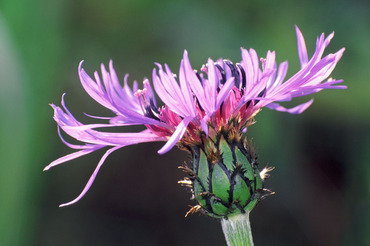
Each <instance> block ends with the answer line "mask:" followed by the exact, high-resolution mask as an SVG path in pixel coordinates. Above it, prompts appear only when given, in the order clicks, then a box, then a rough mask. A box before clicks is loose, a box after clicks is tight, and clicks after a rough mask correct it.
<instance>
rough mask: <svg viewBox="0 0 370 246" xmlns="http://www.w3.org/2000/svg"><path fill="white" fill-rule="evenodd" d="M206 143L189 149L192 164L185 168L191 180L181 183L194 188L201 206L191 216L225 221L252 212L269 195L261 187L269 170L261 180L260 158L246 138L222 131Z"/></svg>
mask: <svg viewBox="0 0 370 246" xmlns="http://www.w3.org/2000/svg"><path fill="white" fill-rule="evenodd" d="M203 143H204V144H202V145H193V146H187V147H188V149H189V150H190V153H191V156H192V162H191V164H190V165H189V167H182V168H183V169H184V171H186V172H187V173H188V174H189V176H190V177H189V178H188V179H185V180H184V181H180V182H179V183H180V184H182V185H184V186H187V187H191V190H192V193H193V197H194V199H195V200H196V201H197V202H198V203H199V205H197V206H195V207H193V208H192V209H191V210H190V211H189V212H188V213H193V212H196V211H201V212H203V213H205V214H207V215H209V216H211V217H215V218H225V217H229V216H232V215H236V214H241V213H245V212H246V210H248V211H251V210H252V209H253V208H254V207H255V205H256V204H257V202H258V201H259V200H260V199H261V198H263V197H264V196H265V195H266V193H268V192H269V191H268V190H266V189H264V188H263V184H262V182H263V178H264V177H265V176H266V170H267V171H268V169H266V170H264V172H263V173H264V175H263V177H262V178H261V176H260V172H259V170H258V167H257V157H256V155H255V153H254V149H253V148H252V147H251V146H250V144H248V143H247V141H246V137H244V136H240V135H238V134H233V133H228V132H223V131H220V132H218V133H217V134H216V135H215V137H213V138H211V137H207V138H205V141H203ZM270 193H271V192H270Z"/></svg>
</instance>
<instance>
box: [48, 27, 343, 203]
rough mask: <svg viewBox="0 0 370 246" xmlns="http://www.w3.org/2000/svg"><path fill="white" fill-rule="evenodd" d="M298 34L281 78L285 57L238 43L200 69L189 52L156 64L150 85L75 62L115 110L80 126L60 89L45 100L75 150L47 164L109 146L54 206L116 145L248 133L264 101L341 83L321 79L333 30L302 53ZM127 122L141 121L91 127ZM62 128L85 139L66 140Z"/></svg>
mask: <svg viewBox="0 0 370 246" xmlns="http://www.w3.org/2000/svg"><path fill="white" fill-rule="evenodd" d="M296 33H297V43H298V55H299V60H300V64H301V69H300V70H299V71H298V72H297V73H296V74H295V75H293V76H292V77H290V78H288V79H286V80H285V76H286V73H287V70H288V62H286V61H285V62H282V63H281V64H279V65H277V64H276V61H275V52H274V51H273V52H271V51H268V52H267V55H266V58H261V59H259V58H258V56H257V53H256V51H255V50H253V49H249V50H247V49H244V48H241V56H242V60H241V62H240V63H236V64H233V63H232V62H231V61H229V60H221V59H220V60H217V61H216V62H214V61H213V60H211V59H208V62H207V64H206V65H205V66H203V67H202V68H201V72H197V71H195V70H194V69H193V68H192V66H191V64H190V61H189V58H188V53H187V51H185V52H184V56H183V59H182V60H181V64H180V70H179V74H178V76H176V75H174V74H173V73H172V71H171V70H170V68H169V67H168V66H167V65H164V67H162V66H161V65H159V64H157V66H158V68H157V69H153V74H152V83H153V85H154V90H153V87H152V86H151V85H150V82H149V80H148V79H145V80H144V82H143V89H138V84H137V83H136V82H134V84H133V87H132V88H130V87H129V86H128V83H127V78H128V75H126V76H125V78H124V85H123V86H121V84H120V83H119V80H118V77H117V75H116V72H115V71H114V69H113V64H112V62H110V63H109V72H108V71H107V70H106V69H105V67H104V65H102V66H101V76H102V80H101V79H100V76H99V74H98V73H97V72H95V73H94V79H93V78H91V77H90V76H89V75H88V74H87V73H86V72H85V70H84V69H83V68H82V62H81V63H80V65H79V68H78V72H79V76H80V80H81V83H82V86H83V87H84V89H85V90H86V92H87V93H88V94H89V95H90V96H91V97H92V98H93V99H95V100H96V101H97V102H98V103H100V104H101V105H103V106H104V107H106V108H108V109H110V110H111V111H112V112H113V113H114V114H115V116H114V117H108V118H107V117H93V116H91V117H93V118H98V119H108V120H109V123H107V124H88V125H85V124H83V123H81V122H79V121H78V120H76V119H75V118H74V116H73V115H72V114H71V113H70V112H69V111H68V109H67V107H66V106H65V103H64V95H63V97H62V103H61V104H62V108H60V107H58V106H55V105H54V104H52V105H51V106H52V107H53V109H54V120H55V121H56V122H57V124H58V134H59V136H60V138H61V139H62V141H63V142H64V143H65V144H66V145H67V146H68V147H70V148H73V149H76V150H77V151H76V152H74V153H72V154H69V155H66V156H63V157H61V158H59V159H57V160H55V161H53V162H52V163H50V164H49V165H48V166H47V167H45V170H48V169H50V168H51V167H53V166H56V165H59V164H61V163H64V162H66V161H69V160H72V159H75V158H78V157H80V156H83V155H86V154H90V153H91V152H94V151H96V150H98V149H101V148H104V147H108V148H109V149H108V150H107V151H106V153H105V154H104V155H103V157H102V158H101V160H100V162H99V163H98V166H97V167H96V169H95V171H94V173H93V174H92V176H91V177H90V179H89V181H88V183H87V184H86V186H85V188H84V189H83V191H82V192H81V194H80V195H79V196H78V197H77V198H76V199H74V200H73V201H71V202H68V203H64V204H62V205H60V206H67V205H70V204H73V203H75V202H77V201H78V200H80V199H81V198H82V197H83V196H84V195H85V193H86V192H87V191H88V190H89V188H90V187H91V185H92V183H93V181H94V179H95V177H96V175H97V173H98V171H99V169H100V167H101V166H102V164H103V163H104V161H105V159H106V158H107V156H108V155H109V154H110V153H112V152H113V151H115V150H117V149H119V148H122V147H125V146H127V145H133V144H137V143H144V142H154V141H164V142H166V143H165V144H164V146H163V147H162V148H161V149H160V150H159V151H158V153H160V154H164V153H166V152H167V151H169V150H170V149H171V148H172V147H174V146H175V145H176V144H181V143H194V144H196V143H201V142H202V137H204V136H211V135H212V132H211V131H210V129H216V131H217V129H218V128H220V127H222V126H225V125H228V124H231V122H232V124H234V128H235V131H237V132H243V131H246V128H247V127H248V126H249V125H250V124H251V120H252V119H253V117H254V116H255V115H256V114H257V113H258V112H259V111H260V109H261V108H263V107H267V108H270V109H274V110H277V111H283V112H288V113H291V114H300V113H302V112H303V111H304V110H305V109H307V108H308V107H309V106H310V105H311V104H312V102H313V100H312V99H311V100H309V101H308V102H306V103H303V104H300V105H298V106H296V107H293V108H290V109H287V108H285V107H283V106H281V105H280V104H279V103H278V102H284V101H290V100H292V98H294V97H301V96H306V95H309V94H312V93H316V92H319V91H321V90H322V89H345V88H346V86H343V85H338V83H341V82H343V80H334V79H331V78H329V79H327V78H328V77H329V75H330V73H331V72H332V71H333V69H334V68H335V66H336V64H337V62H338V61H339V59H340V58H341V56H342V54H343V52H344V48H342V49H340V50H339V51H337V52H336V53H334V54H328V55H326V56H325V57H322V56H323V53H324V50H325V48H326V47H327V46H328V44H329V43H330V40H331V39H332V38H333V36H334V34H333V33H332V34H330V35H329V36H328V37H326V38H325V36H324V34H321V36H320V37H319V38H317V40H316V49H315V52H314V54H313V56H312V57H311V59H308V55H307V50H306V45H305V41H304V38H303V36H302V33H301V32H300V30H299V29H298V27H296ZM154 93H156V94H157V95H158V96H159V98H160V99H161V100H162V101H163V103H164V106H161V107H158V106H157V103H156V100H155V96H154ZM127 125H144V126H145V127H146V128H147V129H146V130H144V131H142V132H135V133H116V132H105V131H104V132H103V131H99V130H97V129H98V128H102V127H116V126H127ZM60 128H61V129H62V130H63V131H64V132H65V133H67V134H68V135H69V136H71V137H72V138H75V139H76V140H78V141H80V142H82V143H83V144H82V145H75V144H70V143H68V142H66V141H65V140H64V139H63V137H62V135H61V132H60Z"/></svg>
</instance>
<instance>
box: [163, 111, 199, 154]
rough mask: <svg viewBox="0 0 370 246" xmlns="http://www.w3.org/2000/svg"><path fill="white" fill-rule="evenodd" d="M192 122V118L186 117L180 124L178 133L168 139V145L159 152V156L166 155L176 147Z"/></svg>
mask: <svg viewBox="0 0 370 246" xmlns="http://www.w3.org/2000/svg"><path fill="white" fill-rule="evenodd" d="M191 120H192V117H186V118H185V119H183V120H182V121H181V122H180V124H179V125H178V126H177V127H176V131H175V132H174V133H173V134H172V136H171V137H170V139H168V141H167V143H166V144H165V145H164V146H163V147H162V148H161V149H160V150H158V154H164V153H166V152H168V151H169V150H170V149H172V148H173V146H175V145H176V143H177V142H178V141H179V140H180V139H181V138H182V136H183V135H184V133H185V131H186V128H187V127H188V125H189V123H190V121H191Z"/></svg>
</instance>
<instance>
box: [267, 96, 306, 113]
mask: <svg viewBox="0 0 370 246" xmlns="http://www.w3.org/2000/svg"><path fill="white" fill-rule="evenodd" d="M312 103H313V99H311V100H309V101H308V102H305V103H302V104H300V105H298V106H296V107H294V108H290V109H287V108H285V107H283V106H281V105H280V104H277V103H270V104H268V105H267V106H266V107H268V108H269V109H273V110H276V111H280V112H287V113H290V114H301V113H302V112H303V111H305V110H306V109H307V108H308V107H309V106H311V104H312Z"/></svg>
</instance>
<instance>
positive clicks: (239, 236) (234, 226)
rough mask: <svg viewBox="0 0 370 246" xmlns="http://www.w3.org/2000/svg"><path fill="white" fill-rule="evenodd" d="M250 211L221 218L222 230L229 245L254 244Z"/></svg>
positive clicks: (247, 245)
mask: <svg viewBox="0 0 370 246" xmlns="http://www.w3.org/2000/svg"><path fill="white" fill-rule="evenodd" d="M249 213H250V211H246V212H245V213H244V214H238V215H234V216H232V217H229V218H223V219H222V220H221V226H222V231H223V232H224V235H225V239H226V242H227V245H228V246H253V245H254V244H253V237H252V230H251V224H250V222H249Z"/></svg>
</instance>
